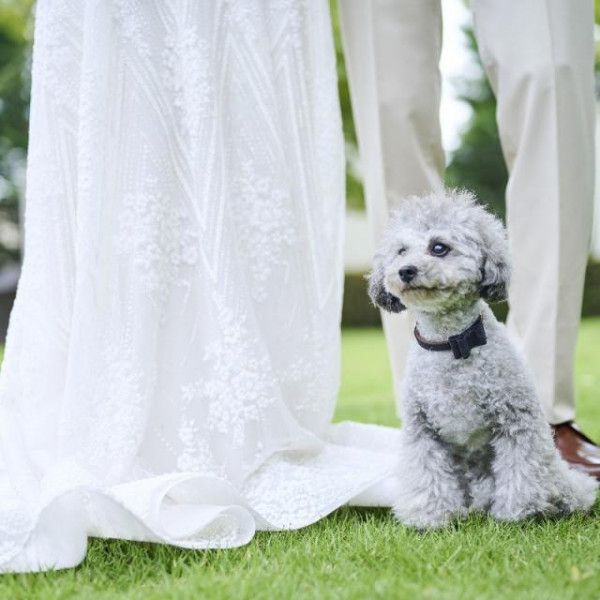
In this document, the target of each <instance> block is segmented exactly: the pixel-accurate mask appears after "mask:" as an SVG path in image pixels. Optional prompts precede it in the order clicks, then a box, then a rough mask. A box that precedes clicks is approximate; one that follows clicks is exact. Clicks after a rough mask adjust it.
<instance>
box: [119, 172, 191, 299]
mask: <svg viewBox="0 0 600 600" xmlns="http://www.w3.org/2000/svg"><path fill="white" fill-rule="evenodd" d="M148 183H149V185H148V189H147V190H146V191H143V192H139V193H130V194H127V195H126V196H125V198H124V209H123V215H122V217H121V222H120V232H119V244H120V248H121V253H122V254H123V255H124V256H131V260H132V261H133V264H134V265H135V267H136V268H137V269H138V270H139V272H140V275H141V279H142V281H143V282H144V284H145V285H146V287H147V289H148V291H149V292H150V294H151V296H152V297H153V298H154V299H155V301H157V302H158V303H159V304H164V302H166V301H167V300H168V298H169V295H170V293H171V290H172V288H173V287H174V286H183V287H186V286H189V281H188V279H187V278H186V277H185V275H184V274H183V272H182V269H183V267H191V266H193V265H195V264H196V262H197V260H198V236H197V234H196V232H195V231H194V229H193V228H192V225H191V224H190V223H189V222H188V220H187V218H186V216H185V214H184V212H183V210H181V209H179V208H178V207H177V206H176V205H174V203H173V202H171V201H170V200H169V198H168V197H167V196H166V194H164V193H163V192H159V191H157V189H156V187H157V186H156V182H152V181H149V182H148Z"/></svg>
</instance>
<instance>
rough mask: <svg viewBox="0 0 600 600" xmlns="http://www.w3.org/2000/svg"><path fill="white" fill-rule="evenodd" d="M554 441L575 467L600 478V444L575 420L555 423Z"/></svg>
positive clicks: (563, 455)
mask: <svg viewBox="0 0 600 600" xmlns="http://www.w3.org/2000/svg"><path fill="white" fill-rule="evenodd" d="M552 429H553V431H554V443H555V444H556V447H557V448H558V451H559V452H560V453H561V455H562V457H563V458H564V459H565V460H566V461H567V462H568V463H569V464H570V465H571V466H572V467H573V468H574V469H577V470H579V471H583V472H584V473H587V474H588V475H591V476H592V477H595V478H596V479H600V446H598V445H597V444H595V443H594V442H593V441H592V440H591V439H590V438H589V437H588V436H587V435H585V434H584V433H583V431H581V429H579V427H578V425H577V424H576V423H575V422H574V421H568V422H566V423H561V424H560V425H553V426H552Z"/></svg>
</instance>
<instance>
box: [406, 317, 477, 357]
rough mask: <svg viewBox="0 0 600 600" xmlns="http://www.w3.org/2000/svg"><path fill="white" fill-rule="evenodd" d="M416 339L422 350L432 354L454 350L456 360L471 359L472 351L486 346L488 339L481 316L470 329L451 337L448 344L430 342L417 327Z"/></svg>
mask: <svg viewBox="0 0 600 600" xmlns="http://www.w3.org/2000/svg"><path fill="white" fill-rule="evenodd" d="M415 338H416V339H417V342H418V344H419V346H421V348H425V350H431V351H432V352H442V351H444V350H452V352H453V353H454V358H469V356H471V349H472V348H476V347H477V346H485V345H486V344H487V337H486V335H485V328H484V327H483V319H482V318H481V315H479V316H478V317H477V320H476V321H475V323H473V325H471V326H470V327H469V328H468V329H465V330H464V331H463V332H462V333H457V334H456V335H451V336H450V337H449V338H448V341H447V342H428V341H427V340H424V339H423V338H422V337H421V334H420V333H419V330H418V329H417V328H416V327H415Z"/></svg>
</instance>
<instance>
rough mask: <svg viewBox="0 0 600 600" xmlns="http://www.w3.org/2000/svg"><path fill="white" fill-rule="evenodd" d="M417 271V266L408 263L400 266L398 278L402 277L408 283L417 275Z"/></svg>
mask: <svg viewBox="0 0 600 600" xmlns="http://www.w3.org/2000/svg"><path fill="white" fill-rule="evenodd" d="M417 273H418V269H417V267H413V266H412V265H409V266H408V267H402V268H401V269H400V270H399V271H398V275H400V279H402V281H404V283H409V282H410V281H412V280H413V279H414V278H415V277H416V276H417Z"/></svg>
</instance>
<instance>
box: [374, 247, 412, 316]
mask: <svg viewBox="0 0 600 600" xmlns="http://www.w3.org/2000/svg"><path fill="white" fill-rule="evenodd" d="M384 277H385V268H384V257H383V256H381V255H377V256H376V257H375V260H374V261H373V270H372V271H371V273H369V275H368V276H367V279H368V280H369V297H370V298H371V302H372V303H373V304H374V305H375V306H379V307H381V308H383V310H387V311H388V312H395V313H398V312H402V311H403V310H405V309H406V306H404V304H402V302H400V298H398V297H397V296H394V295H393V294H390V293H389V292H388V291H387V290H386V289H385V286H384V285H383V279H384Z"/></svg>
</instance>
